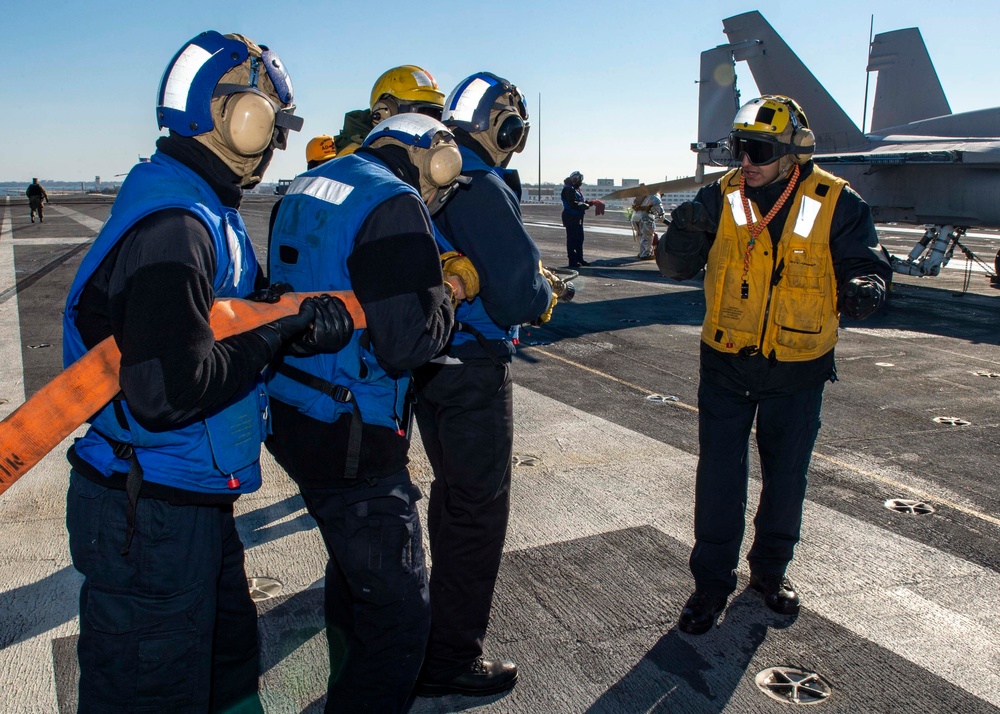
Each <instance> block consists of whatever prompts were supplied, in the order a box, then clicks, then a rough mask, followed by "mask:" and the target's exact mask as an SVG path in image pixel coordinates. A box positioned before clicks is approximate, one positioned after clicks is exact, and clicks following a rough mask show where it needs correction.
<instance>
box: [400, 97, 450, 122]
mask: <svg viewBox="0 0 1000 714" xmlns="http://www.w3.org/2000/svg"><path fill="white" fill-rule="evenodd" d="M399 113H400V114H423V115H424V116H428V117H430V118H431V119H437V120H438V121H441V106H440V105H438V104H431V103H429V102H400V103H399Z"/></svg>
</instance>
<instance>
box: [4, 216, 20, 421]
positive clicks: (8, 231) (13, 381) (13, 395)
mask: <svg viewBox="0 0 1000 714" xmlns="http://www.w3.org/2000/svg"><path fill="white" fill-rule="evenodd" d="M16 283H17V276H16V275H15V274H14V226H13V223H12V221H11V208H10V198H8V197H5V198H4V211H3V221H2V222H0V293H3V292H6V291H7V290H9V289H11V288H13V287H14V285H15V284H16ZM19 315H20V313H19V312H18V309H17V292H16V291H12V293H11V296H10V299H9V300H6V301H4V302H3V303H0V400H4V401H3V403H2V404H0V417H6V416H7V415H8V414H10V413H11V412H12V411H14V410H15V409H16V408H17V407H19V406H21V404H23V403H24V365H23V364H22V362H21V323H20V319H19V317H18V316H19Z"/></svg>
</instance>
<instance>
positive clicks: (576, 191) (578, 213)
mask: <svg viewBox="0 0 1000 714" xmlns="http://www.w3.org/2000/svg"><path fill="white" fill-rule="evenodd" d="M582 185H583V174H581V173H580V172H579V171H574V172H573V173H571V174H570V175H569V176H567V177H566V178H564V179H563V187H562V192H561V193H560V194H559V198H560V199H562V205H563V211H562V223H563V227H564V228H565V229H566V255H567V257H568V258H569V267H571V268H580V267H586V266H588V265H590V263H588V262H587V261H586V260H584V259H583V217H584V215H585V214H586V213H587V209H588V208H590V202H589V201H585V200H583V194H582V193H581V192H580V186H582Z"/></svg>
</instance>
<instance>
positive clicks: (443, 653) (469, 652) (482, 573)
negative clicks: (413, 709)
mask: <svg viewBox="0 0 1000 714" xmlns="http://www.w3.org/2000/svg"><path fill="white" fill-rule="evenodd" d="M414 379H415V383H416V385H417V405H416V410H415V413H416V416H417V423H418V425H419V426H420V438H421V440H422V441H423V444H424V450H425V451H426V452H427V458H428V459H429V460H430V463H431V466H432V467H433V469H434V481H433V482H432V483H431V493H430V502H429V504H428V509H427V530H428V534H429V536H430V548H431V637H430V642H429V643H428V646H427V657H426V661H425V662H424V674H423V676H424V677H425V678H426V679H428V680H434V681H443V680H447V679H451V678H452V677H455V676H457V675H458V674H460V673H462V672H463V671H465V670H466V669H468V667H469V665H470V664H472V662H473V661H474V660H475V659H476V658H477V657H479V656H480V655H482V654H483V639H484V637H485V636H486V628H487V625H488V624H489V619H490V609H491V608H492V605H493V590H494V587H495V586H496V580H497V574H498V573H499V571H500V559H501V556H502V555H503V545H504V540H505V539H506V537H507V521H508V518H509V516H510V477H511V456H512V450H513V443H514V409H513V389H512V384H511V378H510V365H509V364H501V365H496V364H494V363H493V362H491V361H490V360H488V359H482V360H470V361H466V362H464V363H463V364H459V365H447V366H442V365H439V364H433V363H432V364H428V365H425V366H423V367H421V368H420V369H419V370H417V372H416V374H415V375H414Z"/></svg>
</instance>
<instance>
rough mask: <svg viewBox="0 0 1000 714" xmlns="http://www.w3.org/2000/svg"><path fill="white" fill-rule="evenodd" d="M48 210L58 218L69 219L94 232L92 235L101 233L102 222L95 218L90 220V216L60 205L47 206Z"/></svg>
mask: <svg viewBox="0 0 1000 714" xmlns="http://www.w3.org/2000/svg"><path fill="white" fill-rule="evenodd" d="M49 210H50V211H53V212H55V213H58V214H59V215H60V216H65V217H66V218H71V219H72V220H74V221H76V222H77V223H79V224H80V225H81V226H83V227H84V228H89V229H90V230H92V231H94V233H99V232H100V231H101V227H102V226H103V225H104V221H99V220H97V219H96V218H91V217H90V216H88V215H86V214H84V213H80V212H79V211H74V210H73V209H72V208H67V207H66V206H62V205H55V206H53V205H52V204H49ZM109 215H110V214H109Z"/></svg>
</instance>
